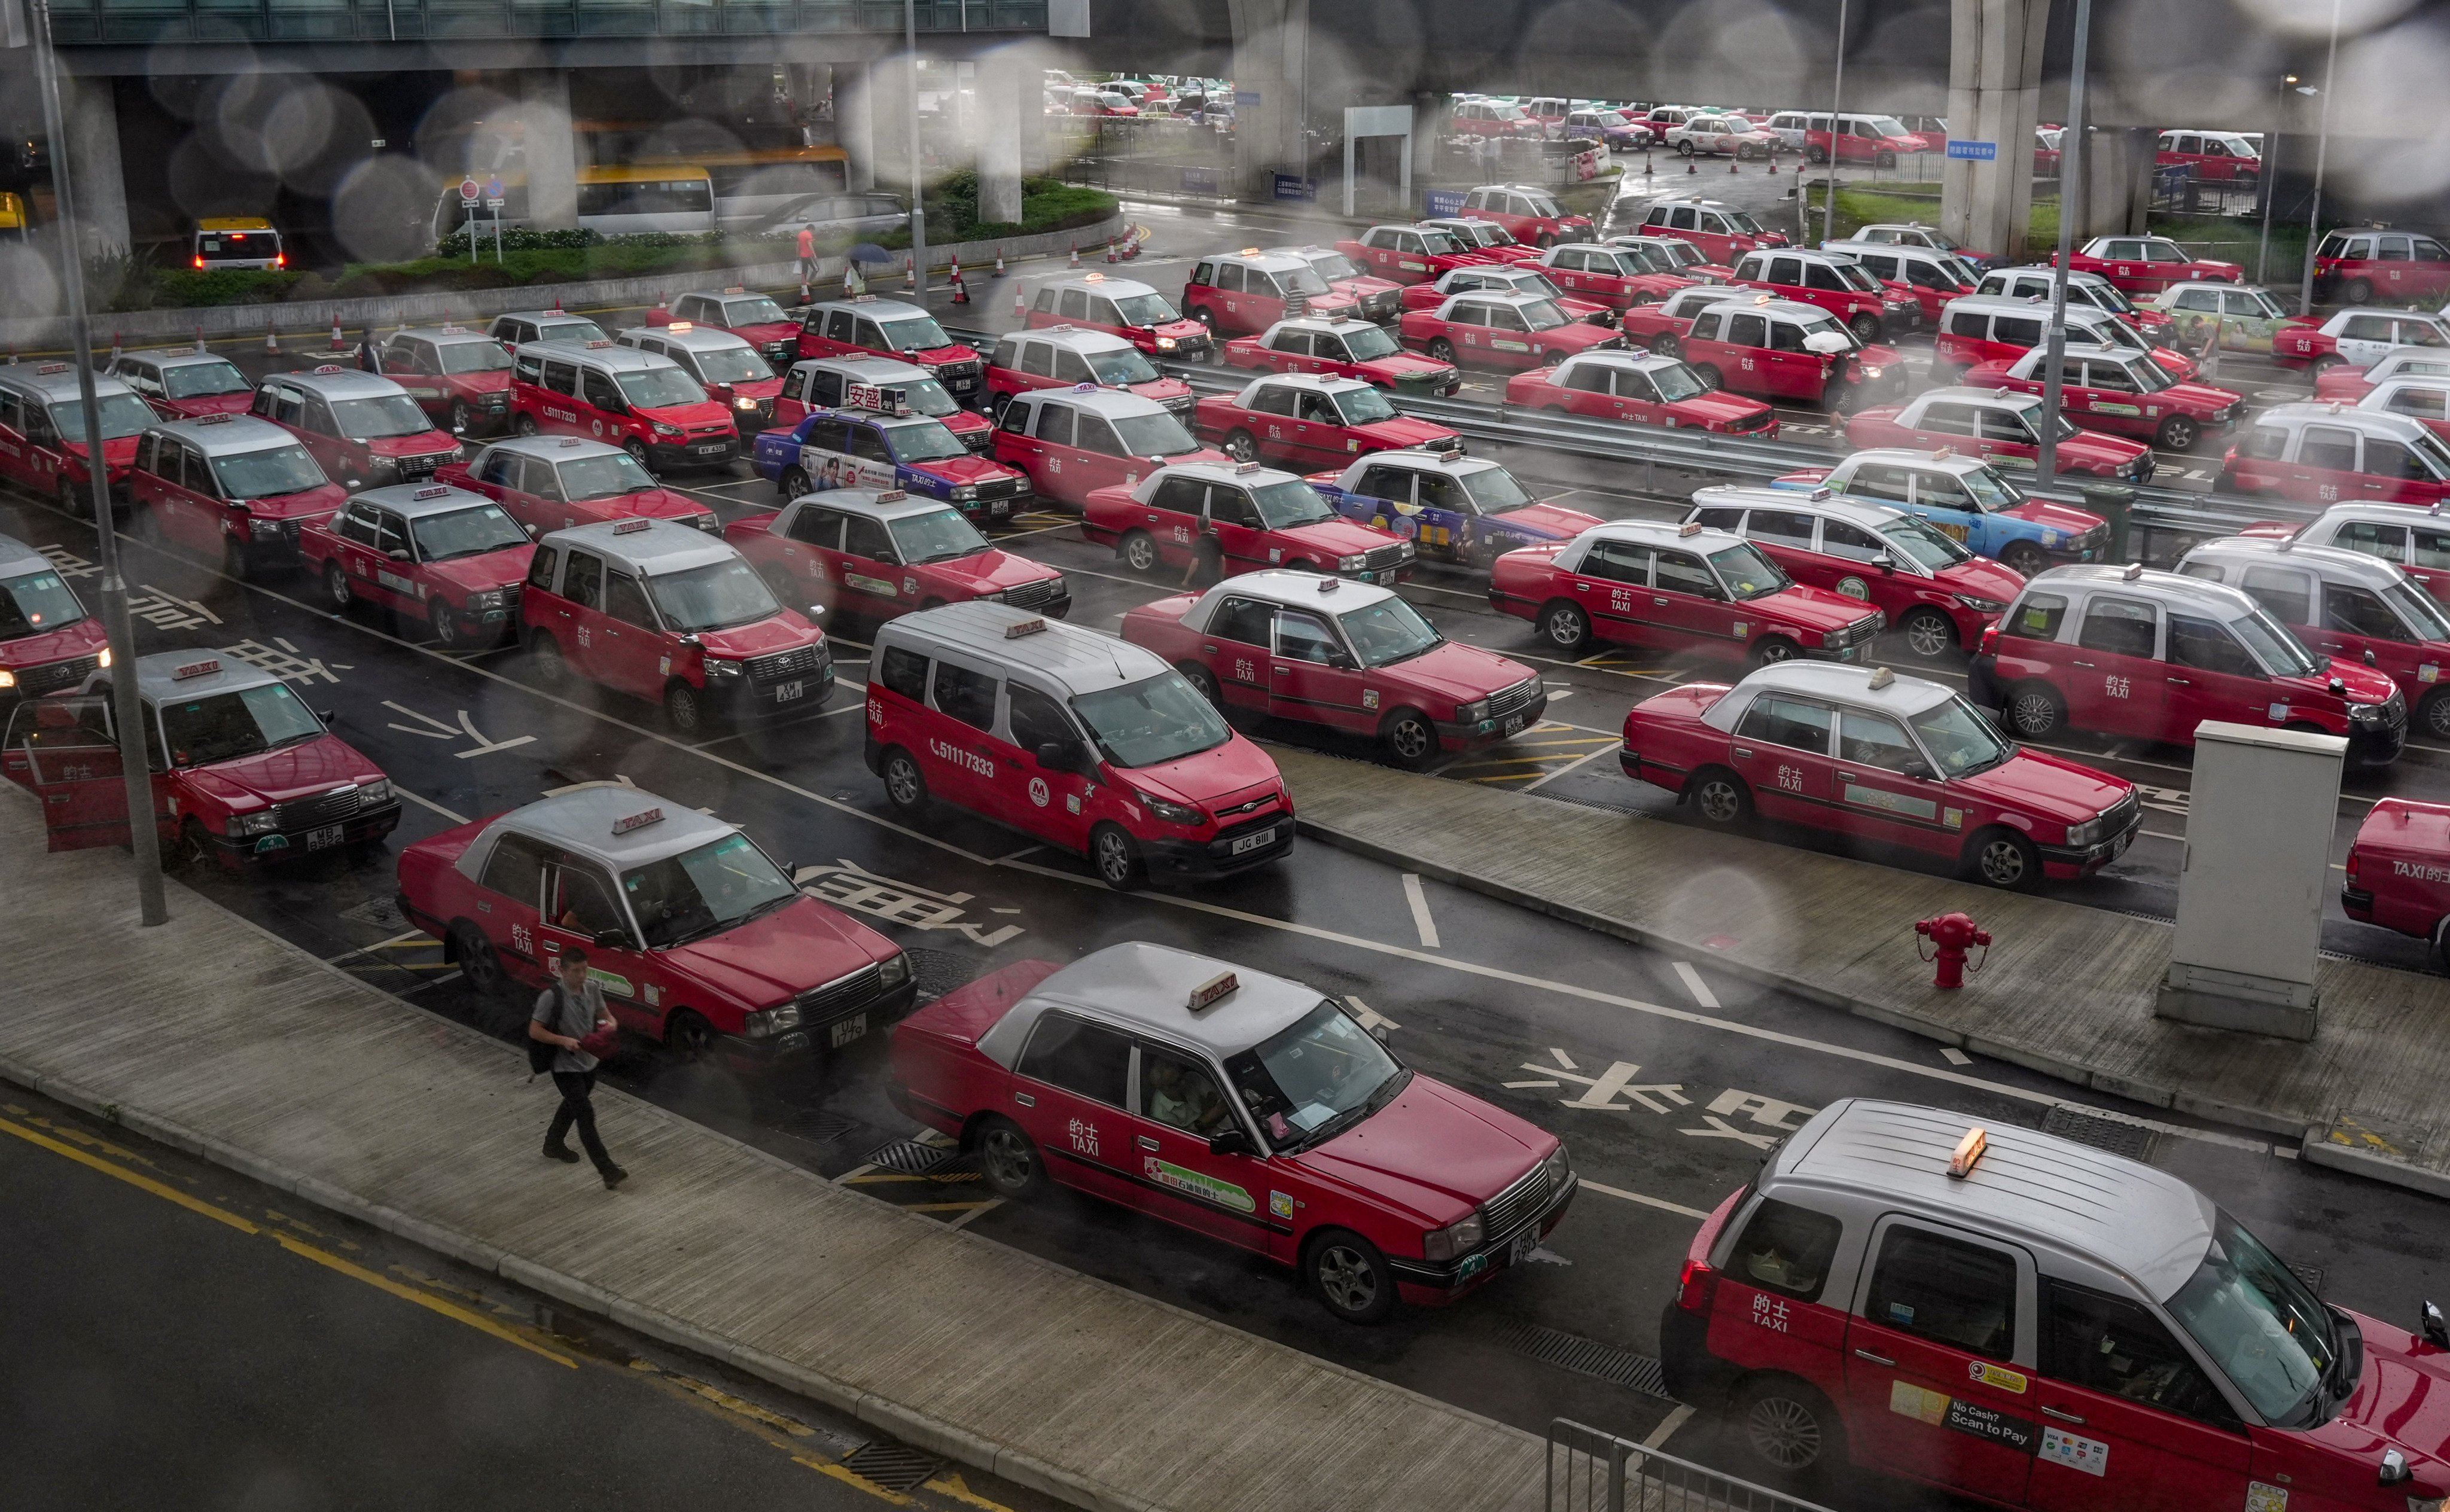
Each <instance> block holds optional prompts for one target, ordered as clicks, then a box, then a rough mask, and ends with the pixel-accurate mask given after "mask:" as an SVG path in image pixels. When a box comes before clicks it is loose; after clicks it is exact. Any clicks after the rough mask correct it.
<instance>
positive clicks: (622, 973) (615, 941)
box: [536, 851, 664, 1037]
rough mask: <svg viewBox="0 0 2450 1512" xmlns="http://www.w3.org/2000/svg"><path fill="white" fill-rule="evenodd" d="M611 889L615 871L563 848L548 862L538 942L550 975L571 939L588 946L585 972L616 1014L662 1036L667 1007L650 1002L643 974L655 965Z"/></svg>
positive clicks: (639, 1030)
mask: <svg viewBox="0 0 2450 1512" xmlns="http://www.w3.org/2000/svg"><path fill="white" fill-rule="evenodd" d="M617 896H618V895H617V894H616V893H614V891H613V889H612V873H610V872H608V871H606V870H605V869H604V868H603V867H601V866H599V865H597V864H595V863H593V862H592V861H585V860H582V859H580V858H579V857H576V856H574V855H572V854H570V853H569V852H567V851H563V852H560V853H558V854H556V855H555V856H554V858H553V859H552V860H551V861H550V862H549V863H547V864H546V866H545V868H544V911H543V916H542V918H541V919H540V920H539V921H538V923H537V926H536V948H537V954H538V957H539V960H540V963H541V964H542V966H543V968H544V974H545V975H546V976H547V977H551V976H553V975H554V973H556V972H558V971H559V970H560V969H561V953H562V951H563V950H565V949H567V948H568V947H570V946H572V945H576V946H578V947H580V948H581V949H583V950H585V951H586V952H587V977H588V979H589V980H590V981H593V982H594V983H595V984H596V985H597V986H599V987H601V988H603V989H604V1006H605V1007H606V1008H607V1009H610V1010H611V1011H612V1019H613V1021H614V1022H615V1023H618V1024H619V1025H621V1027H623V1028H624V1029H628V1030H630V1031H632V1033H636V1034H644V1035H650V1036H655V1037H661V1033H662V1029H663V1020H664V1016H663V1011H662V1009H661V1007H660V1006H658V1007H656V1008H649V1007H648V1006H647V1001H646V997H647V995H646V989H645V987H644V986H643V984H642V983H643V979H644V977H645V974H646V973H647V972H650V971H651V970H653V962H652V961H651V960H650V959H649V958H648V956H647V954H646V952H644V951H642V950H640V949H638V948H637V946H638V941H637V937H636V936H635V935H633V934H632V932H631V929H630V919H629V915H628V914H627V912H626V911H624V910H623V909H622V908H621V907H620V906H619V904H618V903H617V901H615V900H616V898H617Z"/></svg>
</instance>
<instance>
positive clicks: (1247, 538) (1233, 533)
mask: <svg viewBox="0 0 2450 1512" xmlns="http://www.w3.org/2000/svg"><path fill="white" fill-rule="evenodd" d="M1198 529H1199V532H1200V533H1201V534H1203V535H1208V536H1211V537H1214V538H1215V542H1216V546H1217V549H1218V550H1219V551H1220V552H1223V553H1224V572H1225V575H1227V576H1229V577H1230V576H1232V575H1233V574H1234V573H1235V572H1252V571H1254V570H1255V569H1258V568H1262V567H1272V566H1274V565H1275V564H1274V562H1273V561H1271V560H1269V559H1268V555H1269V552H1268V549H1267V548H1266V547H1264V546H1263V545H1262V544H1261V542H1262V540H1263V539H1264V538H1265V536H1266V535H1267V530H1266V527H1265V526H1263V525H1262V524H1261V523H1260V520H1259V507H1258V506H1257V505H1255V504H1254V503H1252V502H1251V495H1250V494H1245V493H1243V492H1242V491H1241V490H1240V489H1238V488H1235V486H1233V485H1232V484H1230V483H1212V484H1210V485H1209V486H1208V502H1207V505H1206V508H1205V513H1204V514H1202V515H1201V517H1200V522H1199V526H1198ZM1325 565H1326V566H1327V567H1330V568H1332V567H1333V566H1334V565H1335V564H1334V563H1332V562H1330V563H1327V564H1325Z"/></svg>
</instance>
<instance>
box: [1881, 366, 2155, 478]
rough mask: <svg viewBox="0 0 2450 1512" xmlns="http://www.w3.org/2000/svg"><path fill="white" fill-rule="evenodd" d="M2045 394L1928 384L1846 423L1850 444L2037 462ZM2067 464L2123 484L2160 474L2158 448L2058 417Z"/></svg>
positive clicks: (2062, 461)
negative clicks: (2157, 471) (1940, 449)
mask: <svg viewBox="0 0 2450 1512" xmlns="http://www.w3.org/2000/svg"><path fill="white" fill-rule="evenodd" d="M2043 421H2044V416H2043V413H2042V401H2041V400H2040V399H2038V398H2035V397H2032V396H2031V395H2027V394H2018V393H2012V392H2007V391H2004V390H2000V389H1988V388H1944V389H1926V390H1924V391H1923V392H1922V393H1920V394H1917V395H1915V397H1913V398H1911V399H1908V400H1907V401H1906V402H1905V403H1903V404H1901V405H1894V404H1893V405H1882V406H1879V407H1878V408H1876V409H1868V410H1864V411H1862V412H1861V413H1859V414H1857V416H1855V417H1854V418H1852V419H1850V420H1848V421H1847V422H1846V440H1847V444H1849V445H1851V446H1857V447H1867V446H1889V447H1919V448H1922V449H1923V450H1925V451H1930V450H1934V449H1935V448H1938V447H1944V446H1945V447H1956V448H1960V449H1962V450H1963V451H1965V452H1967V453H1969V454H1978V455H1980V456H1984V457H1987V458H1990V459H1991V460H1992V461H1993V463H1994V464H1997V463H1999V462H2001V461H2002V460H2003V459H2004V460H2006V461H2007V462H2008V464H2009V465H2014V464H2015V463H2018V462H2021V463H2024V464H2026V465H2027V466H2031V465H2032V464H2033V462H2034V460H2035V459H2036V458H2038V457H2039V456H2041V450H2042V430H2041V428H2042V424H2043ZM2058 426H2059V435H2058V437H2057V457H2058V465H2059V468H2060V470H2061V471H2063V472H2068V473H2082V474H2086V475H2090V476H2093V477H2106V478H2114V479H2116V480H2117V481H2119V482H2122V483H2149V482H2150V481H2151V479H2152V472H2153V468H2154V465H2155V464H2154V461H2153V457H2152V448H2151V447H2149V446H2147V445H2145V444H2144V443H2143V442H2141V441H2131V440H2129V439H2128V438H2126V437H2125V436H2104V435H2102V434H2101V433H2099V432H2097V431H2086V430H2079V429H2078V428H2077V427H2076V424H2075V422H2074V421H2073V420H2072V419H2070V418H2069V417H2068V416H2067V415H2066V414H2064V413H2062V414H2061V415H2060V416H2059V417H2058Z"/></svg>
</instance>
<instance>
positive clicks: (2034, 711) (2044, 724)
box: [2008, 693, 2058, 735]
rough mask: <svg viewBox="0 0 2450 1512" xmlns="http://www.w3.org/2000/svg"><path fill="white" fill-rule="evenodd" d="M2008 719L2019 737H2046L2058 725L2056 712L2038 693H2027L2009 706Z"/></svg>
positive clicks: (2047, 700)
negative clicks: (2052, 727)
mask: <svg viewBox="0 0 2450 1512" xmlns="http://www.w3.org/2000/svg"><path fill="white" fill-rule="evenodd" d="M2008 717H2009V719H2010V720H2011V721H2012V722H2013V723H2014V725H2015V727H2016V733H2017V734H2019V735H2047V734H2049V733H2050V732H2051V726H2053V725H2055V724H2057V723H2058V711H2057V710H2056V709H2054V708H2051V701H2050V700H2049V699H2047V698H2044V697H2043V696H2042V695H2041V694H2039V693H2027V694H2025V695H2024V696H2023V697H2021V698H2018V699H2016V700H2015V701H2014V702H2013V703H2012V704H2010V705H2009V706H2008Z"/></svg>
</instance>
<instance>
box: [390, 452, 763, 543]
mask: <svg viewBox="0 0 2450 1512" xmlns="http://www.w3.org/2000/svg"><path fill="white" fill-rule="evenodd" d="M434 481H436V482H437V483H447V484H449V485H450V486H451V487H453V488H456V489H464V490H466V491H468V492H469V493H472V494H483V495H484V496H485V497H487V498H489V499H492V500H493V501H494V502H495V503H496V504H499V505H500V506H501V507H502V508H503V509H504V510H505V511H507V512H509V514H510V516H511V518H513V519H515V520H516V521H518V522H519V524H520V525H521V526H523V527H525V528H526V529H527V531H528V532H529V533H531V534H537V533H542V532H545V531H566V530H569V529H570V528H572V527H573V526H576V525H600V524H603V523H605V522H606V521H609V520H626V519H632V518H648V519H662V520H671V521H672V522H673V523H674V524H677V525H686V526H689V527H690V529H692V530H700V531H706V532H709V533H713V532H718V531H720V530H721V529H722V526H721V525H720V524H719V523H718V522H717V521H716V520H715V517H714V512H713V511H712V510H710V509H708V508H707V507H706V506H705V505H703V504H701V503H699V502H698V501H697V500H695V499H693V498H691V497H690V496H689V495H688V494H675V493H673V492H672V491H671V490H670V489H667V488H664V487H662V486H661V485H659V484H657V483H656V481H655V479H654V476H653V475H651V474H650V473H649V472H648V471H647V470H646V468H645V467H643V466H641V465H640V464H639V461H638V459H637V458H636V457H634V456H631V455H630V454H629V453H628V452H626V451H624V450H622V449H621V448H620V447H617V446H614V445H612V443H611V442H609V441H591V440H582V439H580V438H579V437H577V436H513V437H511V438H510V439H509V440H506V441H496V442H495V443H494V444H493V445H491V446H488V447H486V448H485V449H484V450H483V451H481V452H479V453H477V454H476V457H475V459H474V460H471V461H466V462H449V463H445V464H444V465H443V466H441V467H438V468H437V469H435V471H434Z"/></svg>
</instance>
